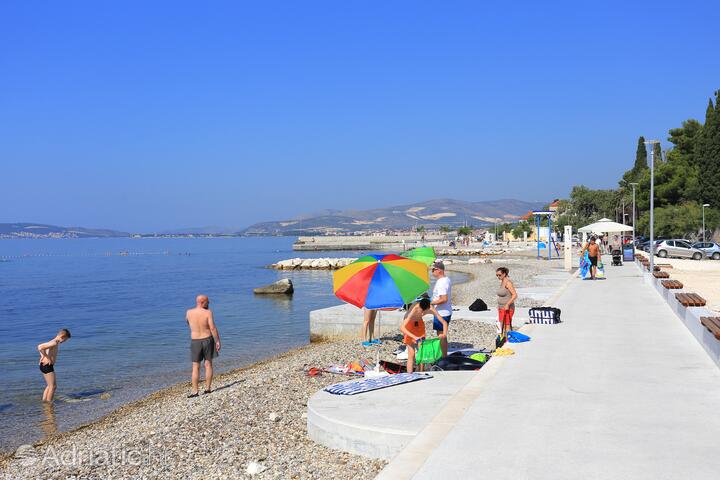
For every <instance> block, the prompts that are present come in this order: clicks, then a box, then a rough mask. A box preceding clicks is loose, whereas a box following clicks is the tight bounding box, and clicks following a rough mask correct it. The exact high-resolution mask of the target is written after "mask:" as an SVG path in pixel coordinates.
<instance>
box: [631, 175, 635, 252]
mask: <svg viewBox="0 0 720 480" xmlns="http://www.w3.org/2000/svg"><path fill="white" fill-rule="evenodd" d="M630 185H632V187H633V229H632V245H633V252H634V251H635V187H637V183H631V184H630Z"/></svg>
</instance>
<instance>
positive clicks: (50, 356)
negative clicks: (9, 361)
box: [37, 328, 70, 402]
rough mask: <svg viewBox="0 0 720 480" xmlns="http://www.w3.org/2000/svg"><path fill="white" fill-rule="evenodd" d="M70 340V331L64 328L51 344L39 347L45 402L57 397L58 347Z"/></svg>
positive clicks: (46, 343) (42, 344)
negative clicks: (56, 370)
mask: <svg viewBox="0 0 720 480" xmlns="http://www.w3.org/2000/svg"><path fill="white" fill-rule="evenodd" d="M69 339H70V330H68V329H67V328H63V329H62V330H60V331H59V332H58V334H57V335H55V338H53V339H52V340H50V341H49V342H45V343H41V344H40V345H38V346H37V349H38V352H40V371H41V372H42V374H43V377H45V383H46V384H47V386H46V387H45V391H44V392H43V397H42V399H43V402H52V400H53V396H54V395H55V388H56V387H57V383H56V381H55V362H56V361H57V354H58V346H59V345H60V344H61V343H63V342H64V341H65V340H69Z"/></svg>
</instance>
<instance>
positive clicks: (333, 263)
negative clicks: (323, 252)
mask: <svg viewBox="0 0 720 480" xmlns="http://www.w3.org/2000/svg"><path fill="white" fill-rule="evenodd" d="M355 260H357V258H291V259H288V260H281V261H279V262H277V263H273V264H272V265H270V268H274V269H276V270H337V269H339V268H342V267H346V266H348V265H350V264H351V263H352V262H354V261H355Z"/></svg>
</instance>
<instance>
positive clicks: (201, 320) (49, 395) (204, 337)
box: [37, 295, 220, 402]
mask: <svg viewBox="0 0 720 480" xmlns="http://www.w3.org/2000/svg"><path fill="white" fill-rule="evenodd" d="M185 321H186V322H187V324H188V327H189V328H190V361H191V363H192V374H191V389H192V390H191V392H190V394H189V395H188V398H195V397H198V396H199V395H200V385H199V382H200V364H201V363H204V364H205V389H204V390H203V393H204V394H208V393H212V380H213V359H214V358H216V357H217V356H218V354H219V353H220V333H218V329H217V326H216V325H215V319H214V318H213V312H212V310H210V299H209V298H208V296H207V295H198V296H197V298H196V299H195V307H194V308H191V309H189V310H188V311H187V312H186V314H185ZM69 339H70V331H69V330H68V329H67V328H63V329H61V330H60V331H59V332H58V333H57V335H55V337H54V338H53V339H51V340H49V341H47V342H45V343H41V344H40V345H38V346H37V349H38V352H40V362H39V365H40V372H42V374H43V377H44V378H45V383H46V387H45V390H44V391H43V396H42V400H43V402H52V401H53V396H54V395H55V389H56V388H57V380H56V377H55V363H56V362H57V356H58V347H59V346H60V344H62V343H64V342H66V341H67V340H69Z"/></svg>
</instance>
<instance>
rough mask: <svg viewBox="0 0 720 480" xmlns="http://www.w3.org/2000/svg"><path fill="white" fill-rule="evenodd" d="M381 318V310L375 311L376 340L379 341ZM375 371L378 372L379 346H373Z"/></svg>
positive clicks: (377, 344)
mask: <svg viewBox="0 0 720 480" xmlns="http://www.w3.org/2000/svg"><path fill="white" fill-rule="evenodd" d="M381 316H382V310H378V311H377V318H376V320H377V327H378V335H377V338H378V340H380V317H381ZM375 371H376V372H380V344H379V343H376V344H375Z"/></svg>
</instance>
